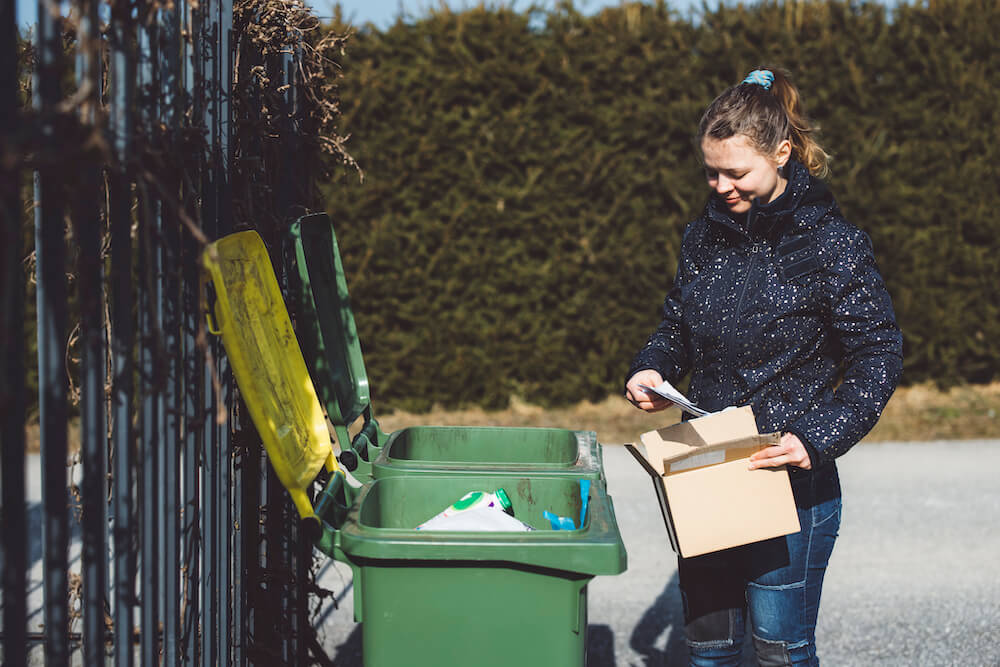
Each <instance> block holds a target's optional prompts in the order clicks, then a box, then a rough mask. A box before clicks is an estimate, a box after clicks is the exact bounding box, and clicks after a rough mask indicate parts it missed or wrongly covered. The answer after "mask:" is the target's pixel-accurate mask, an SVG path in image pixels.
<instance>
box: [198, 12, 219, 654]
mask: <svg viewBox="0 0 1000 667" xmlns="http://www.w3.org/2000/svg"><path fill="white" fill-rule="evenodd" d="M212 6H213V2H212V0H206V1H205V2H202V3H199V6H198V13H199V14H200V18H201V25H200V26H199V27H200V30H199V31H198V36H199V38H200V42H199V44H198V45H196V47H195V51H196V56H197V57H198V59H199V70H200V74H201V86H202V88H201V91H202V92H203V94H204V98H205V102H204V104H203V106H202V108H201V111H202V113H203V116H202V118H203V119H204V120H203V122H204V125H205V127H207V128H208V140H209V146H208V151H209V156H208V162H207V164H206V166H205V169H204V171H203V172H202V209H201V215H202V226H203V229H204V231H205V234H206V236H207V237H208V238H209V239H215V238H216V237H217V231H216V225H215V219H216V212H217V201H216V199H217V194H218V193H217V190H216V188H217V185H218V183H217V176H216V174H215V173H214V169H213V160H212V154H213V151H214V139H215V135H214V130H213V128H214V123H213V122H212V118H213V117H214V114H215V113H216V112H215V96H216V94H217V93H216V88H215V82H216V81H217V77H216V73H215V64H214V62H215V60H216V53H215V49H217V41H218V40H217V21H215V20H213V16H212V11H211V8H212ZM207 344H208V349H209V351H210V352H211V356H212V359H215V358H216V356H217V354H218V347H217V346H216V345H215V341H214V340H209V341H208V343H207ZM212 370H213V369H211V368H207V367H206V368H205V369H204V373H203V375H204V384H203V400H204V403H203V405H202V409H203V410H204V412H205V414H206V415H208V416H209V418H208V419H206V420H205V423H204V425H203V430H204V435H203V438H204V440H203V442H204V446H205V450H204V457H203V459H202V466H203V467H202V478H201V481H202V487H201V500H202V505H201V522H202V526H201V528H202V540H203V542H202V545H203V546H202V579H201V601H202V643H201V648H200V653H201V659H202V665H204V666H205V667H211V665H212V664H214V662H215V661H216V658H217V640H218V632H217V624H218V579H217V577H218V568H217V567H216V561H217V559H218V556H217V553H218V550H219V539H218V528H217V526H216V522H217V520H218V511H217V509H216V503H217V502H218V480H217V477H218V472H217V467H218V456H217V452H218V444H219V443H218V437H217V434H218V428H217V425H216V414H217V410H216V403H215V391H214V386H213V380H212Z"/></svg>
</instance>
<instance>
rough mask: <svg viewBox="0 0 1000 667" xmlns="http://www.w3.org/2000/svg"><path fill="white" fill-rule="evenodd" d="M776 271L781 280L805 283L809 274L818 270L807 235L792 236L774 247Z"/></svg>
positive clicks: (814, 254)
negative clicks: (776, 261) (776, 262)
mask: <svg viewBox="0 0 1000 667" xmlns="http://www.w3.org/2000/svg"><path fill="white" fill-rule="evenodd" d="M775 255H776V256H777V260H778V271H779V273H780V275H781V280H782V282H785V283H796V284H799V285H802V284H805V283H806V282H807V281H808V280H809V276H810V275H811V274H813V273H815V272H816V271H819V270H820V268H821V267H820V264H819V260H818V259H816V251H815V249H814V248H813V245H812V241H811V240H810V238H809V236H807V235H802V236H793V237H791V238H789V239H786V240H785V241H783V242H782V243H781V244H780V245H779V246H778V247H777V248H776V249H775Z"/></svg>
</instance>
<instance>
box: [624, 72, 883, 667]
mask: <svg viewBox="0 0 1000 667" xmlns="http://www.w3.org/2000/svg"><path fill="white" fill-rule="evenodd" d="M698 138H699V140H700V144H701V150H702V154H703V159H704V164H705V173H706V178H707V180H708V185H709V187H711V189H712V193H711V196H710V197H709V201H708V204H707V205H706V206H705V209H704V211H703V213H702V214H701V216H700V217H699V218H698V219H696V220H695V221H694V222H692V223H690V224H689V225H688V226H687V229H686V230H685V231H684V237H683V240H682V242H681V253H680V263H679V267H678V270H677V276H676V278H675V280H674V284H673V287H672V289H671V290H670V292H669V293H668V294H667V297H666V300H665V302H664V306H663V321H662V322H661V323H660V326H659V327H658V328H657V329H656V331H654V332H653V334H652V335H651V336H650V338H649V341H648V342H647V343H646V345H645V347H643V348H642V350H640V351H639V353H638V354H637V355H636V357H635V359H634V361H633V362H632V366H631V368H630V370H629V374H628V380H627V383H626V391H625V397H626V398H627V399H628V400H629V401H631V402H632V403H633V404H634V405H636V406H637V407H639V408H640V409H643V410H646V411H648V412H654V411H657V410H662V409H664V408H666V407H668V406H669V405H670V402H669V401H666V400H663V399H660V398H658V397H656V396H651V395H648V394H646V393H645V392H643V391H642V390H641V389H640V385H646V386H656V385H658V384H660V383H661V382H662V381H663V380H664V379H666V380H669V381H670V382H674V383H676V382H677V381H678V380H680V379H681V378H682V377H683V376H685V375H686V374H687V373H688V372H690V373H691V383H690V388H689V390H688V395H689V397H690V398H691V400H692V402H694V403H695V404H696V405H698V406H699V407H701V408H704V409H706V410H710V411H714V410H719V409H722V408H724V407H726V406H729V405H750V406H752V408H753V412H754V415H755V416H756V418H757V426H758V429H759V430H760V432H762V433H766V432H774V431H781V432H782V433H783V435H782V437H781V442H780V444H779V445H776V446H773V447H769V448H766V449H764V450H762V451H760V452H758V453H757V454H755V455H754V456H753V457H751V464H750V466H751V468H761V467H773V466H782V465H787V466H788V471H789V476H790V477H791V480H792V490H793V493H794V496H795V500H796V505H797V507H798V512H799V520H800V525H801V526H802V529H801V531H800V532H799V533H797V534H794V535H789V536H786V537H782V538H776V539H773V540H765V541H763V542H757V543H754V544H749V545H746V546H742V547H737V548H734V549H728V550H725V551H719V552H715V553H711V554H706V555H704V556H698V557H694V558H686V559H685V558H680V559H679V562H678V570H679V578H680V588H681V593H682V598H683V600H684V617H685V631H686V634H687V640H688V645H689V647H690V650H691V664H692V665H739V664H740V651H741V648H742V645H743V639H744V633H745V631H746V630H745V628H746V624H749V625H750V629H751V632H752V635H753V645H754V650H755V651H756V654H757V660H758V661H759V663H760V664H761V665H818V664H819V661H818V659H817V657H816V646H815V627H816V616H817V611H818V608H819V598H820V590H821V588H822V583H823V574H824V572H825V570H826V565H827V561H828V559H829V557H830V553H831V551H832V549H833V543H834V540H835V539H836V536H837V529H838V527H839V524H840V483H839V479H838V476H837V467H836V463H835V459H836V458H837V457H838V456H840V455H842V454H844V453H845V452H846V451H847V450H848V449H850V448H851V446H853V445H854V444H855V443H856V442H858V441H859V440H860V439H861V438H862V436H864V435H865V433H867V432H868V431H869V430H870V429H871V427H872V426H873V425H874V424H875V422H876V421H877V420H878V417H879V415H880V414H881V412H882V409H883V407H884V406H885V404H886V402H887V401H888V400H889V397H890V395H892V392H893V391H894V390H895V387H896V383H897V382H898V380H899V376H900V372H901V368H902V336H901V334H900V331H899V328H898V327H897V325H896V321H895V315H894V313H893V309H892V302H891V300H890V298H889V294H888V292H887V291H886V288H885V284H884V282H883V280H882V277H881V275H880V274H879V271H878V268H877V267H876V265H875V259H874V257H873V254H872V247H871V242H870V240H869V238H868V236H867V235H866V234H865V233H864V232H862V231H860V230H859V229H857V228H856V227H854V226H853V225H851V224H850V223H848V222H847V221H846V220H845V219H844V217H843V215H842V214H841V212H840V209H839V208H838V207H837V203H836V202H835V201H834V199H833V196H832V194H831V193H830V191H829V190H828V189H827V187H826V185H825V184H824V183H823V182H822V181H821V180H819V179H820V178H822V177H823V176H825V174H826V170H827V154H826V153H825V152H824V151H823V149H822V148H821V147H820V146H819V145H818V144H817V143H816V141H815V140H814V138H813V137H812V129H811V127H810V124H809V122H808V120H807V118H806V117H805V115H804V112H803V109H802V105H801V102H800V99H799V94H798V91H797V89H796V88H795V86H794V85H793V84H792V83H791V81H790V80H789V78H788V76H787V74H785V73H784V72H782V71H780V70H775V69H770V70H755V71H754V72H752V73H751V74H750V75H749V76H748V77H747V78H746V79H745V80H744V81H743V82H741V83H740V84H738V85H736V86H733V87H731V88H729V89H728V90H726V91H725V92H723V93H722V94H721V95H720V96H719V97H718V98H716V100H715V101H714V102H712V104H711V106H709V108H708V110H707V111H706V112H705V115H704V116H703V117H702V119H701V123H700V126H699V134H698Z"/></svg>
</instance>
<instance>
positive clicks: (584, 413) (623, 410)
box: [378, 382, 1000, 444]
mask: <svg viewBox="0 0 1000 667" xmlns="http://www.w3.org/2000/svg"><path fill="white" fill-rule="evenodd" d="M998 415H1000V382H997V383H993V384H989V385H969V386H962V387H954V388H952V389H950V390H948V391H941V390H938V389H936V388H935V387H934V386H933V385H929V384H922V385H916V386H912V387H903V388H900V389H899V390H898V391H897V392H896V393H895V394H894V395H893V397H892V399H891V400H890V401H889V404H888V405H887V406H886V409H885V412H884V413H883V415H882V419H881V420H880V421H879V423H878V424H877V425H876V426H875V428H874V429H873V430H872V432H871V433H869V434H868V436H867V437H866V438H865V441H866V442H876V441H887V440H952V439H959V440H963V439H977V438H1000V419H998ZM679 419H680V411H679V410H677V409H676V408H672V409H670V410H665V411H664V412H660V413H657V414H652V415H650V414H646V413H644V412H641V411H640V410H637V409H636V408H634V407H632V406H631V405H630V404H629V403H627V402H626V401H625V399H623V398H622V397H620V396H609V397H608V398H606V399H605V400H604V401H602V402H600V403H591V402H589V401H584V402H582V403H577V404H576V405H573V406H570V407H565V408H556V409H551V410H545V409H543V408H541V407H538V406H535V405H529V404H526V403H524V402H523V401H520V400H517V399H514V400H512V401H511V406H510V408H508V409H507V410H500V411H486V410H482V409H480V408H473V409H468V410H444V409H440V408H435V409H434V410H432V411H431V412H428V413H423V414H413V413H409V412H402V411H398V412H394V413H391V414H385V415H379V416H378V420H379V424H380V425H381V426H382V428H383V430H385V431H395V430H397V429H400V428H403V427H405V426H418V425H425V424H442V425H457V426H462V425H465V426H476V425H489V426H553V427H561V428H573V429H578V430H585V431H596V432H597V436H598V439H599V440H600V441H601V442H602V443H605V444H622V443H626V442H635V441H637V440H638V438H639V435H640V434H641V433H644V432H646V431H649V430H652V429H654V428H659V427H661V426H667V425H669V424H673V423H675V422H676V421H678V420H679Z"/></svg>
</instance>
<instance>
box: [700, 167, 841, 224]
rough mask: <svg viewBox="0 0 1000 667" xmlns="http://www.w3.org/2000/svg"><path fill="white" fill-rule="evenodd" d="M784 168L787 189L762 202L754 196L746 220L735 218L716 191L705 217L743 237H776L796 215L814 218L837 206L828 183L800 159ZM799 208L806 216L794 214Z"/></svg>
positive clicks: (808, 219)
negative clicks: (766, 202) (738, 220)
mask: <svg viewBox="0 0 1000 667" xmlns="http://www.w3.org/2000/svg"><path fill="white" fill-rule="evenodd" d="M785 169H786V171H787V173H788V184H787V185H786V186H785V191H784V192H782V193H781V196H779V197H778V198H777V199H775V200H774V201H772V202H770V203H768V204H764V205H761V204H760V200H757V199H755V200H753V202H751V205H750V211H749V212H748V213H747V218H746V223H745V224H740V223H739V222H737V221H736V220H735V219H734V218H733V216H732V214H731V213H730V212H729V208H728V207H727V206H726V205H725V203H724V202H723V201H722V200H721V199H719V197H718V195H716V194H715V193H712V195H711V196H710V197H709V199H708V204H707V205H706V207H705V217H706V218H707V219H708V220H711V221H712V222H713V223H716V224H720V225H723V226H724V227H726V228H727V229H729V230H731V231H733V232H735V233H737V234H738V235H740V236H742V237H743V238H747V239H751V238H777V237H779V236H780V235H781V234H782V233H783V232H784V231H785V229H787V228H788V227H789V226H790V225H791V224H792V222H793V221H796V219H797V218H799V217H802V218H803V219H801V220H797V221H798V222H800V223H809V222H813V221H814V220H816V219H818V218H820V217H821V216H822V215H823V214H825V213H826V212H827V211H828V210H830V208H832V207H833V206H835V203H834V201H833V196H832V195H831V194H830V191H829V189H828V188H827V187H826V184H824V183H823V182H822V181H820V180H819V179H817V178H814V177H813V176H812V175H811V174H810V173H809V170H808V169H806V168H805V166H804V165H802V164H801V163H800V162H798V161H796V160H789V161H788V164H787V165H786V167H785ZM807 209H808V210H807ZM800 210H801V211H802V213H804V214H805V215H804V216H796V215H794V214H795V213H796V212H798V211H800Z"/></svg>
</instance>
